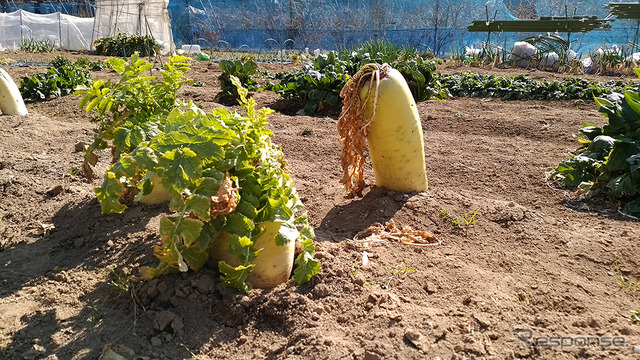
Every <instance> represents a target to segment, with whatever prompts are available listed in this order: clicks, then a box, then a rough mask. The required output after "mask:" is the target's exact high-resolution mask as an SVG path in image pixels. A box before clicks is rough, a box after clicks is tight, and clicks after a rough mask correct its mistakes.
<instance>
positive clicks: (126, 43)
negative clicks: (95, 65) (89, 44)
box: [93, 33, 160, 57]
mask: <svg viewBox="0 0 640 360" xmlns="http://www.w3.org/2000/svg"><path fill="white" fill-rule="evenodd" d="M93 45H94V46H95V48H96V50H95V52H96V54H98V55H106V56H122V57H129V56H132V55H133V54H135V53H138V55H139V56H154V55H156V54H157V53H158V52H159V51H160V45H159V44H158V43H157V42H156V40H155V39H154V38H153V37H152V36H149V35H145V36H141V35H132V34H125V33H119V34H118V35H115V36H106V37H103V38H100V39H98V40H96V41H95V42H94V44H93Z"/></svg>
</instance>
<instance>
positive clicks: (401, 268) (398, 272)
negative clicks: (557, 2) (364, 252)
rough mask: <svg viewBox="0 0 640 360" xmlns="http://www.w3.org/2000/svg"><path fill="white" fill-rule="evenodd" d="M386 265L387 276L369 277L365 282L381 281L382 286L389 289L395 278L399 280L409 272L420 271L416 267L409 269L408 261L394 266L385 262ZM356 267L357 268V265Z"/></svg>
mask: <svg viewBox="0 0 640 360" xmlns="http://www.w3.org/2000/svg"><path fill="white" fill-rule="evenodd" d="M385 266H386V268H387V274H385V276H383V277H381V278H371V279H367V280H366V282H365V284H367V285H373V284H376V283H379V284H380V287H382V288H383V289H388V288H389V285H391V282H392V281H393V280H398V279H400V278H403V277H405V276H406V275H407V274H410V273H414V272H417V271H418V270H415V269H409V265H407V264H406V263H402V264H399V265H396V266H394V267H390V266H389V265H388V264H385ZM356 269H357V267H356ZM356 273H357V271H356V272H355V273H354V275H355V274H356Z"/></svg>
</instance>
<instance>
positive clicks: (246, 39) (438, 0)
mask: <svg viewBox="0 0 640 360" xmlns="http://www.w3.org/2000/svg"><path fill="white" fill-rule="evenodd" d="M610 1H612V0H570V1H568V2H567V1H564V0H518V1H515V0H467V1H465V0H403V1H384V0H366V1H365V0H171V1H170V3H169V12H170V14H171V18H172V25H173V36H174V41H175V42H176V44H178V45H182V44H199V45H201V46H203V47H205V48H206V47H214V48H226V47H228V48H234V49H239V48H250V49H252V50H272V49H274V48H275V49H280V48H284V49H298V50H302V49H305V48H310V49H314V48H321V49H339V48H341V47H349V46H355V45H357V44H358V43H359V42H362V41H367V40H371V39H376V38H378V39H385V40H389V41H393V42H396V43H400V44H410V45H413V46H415V47H417V48H422V49H426V48H428V49H430V50H433V51H435V52H436V53H438V54H444V53H447V52H449V51H451V50H452V49H454V48H458V49H460V48H464V46H465V45H466V46H471V45H476V46H478V45H480V44H481V43H482V42H483V41H486V40H487V33H470V32H468V31H467V29H466V28H467V25H469V24H471V22H472V21H474V20H485V19H487V16H488V17H489V18H490V19H492V20H493V19H495V20H517V17H516V16H514V14H517V15H518V16H520V17H521V18H524V17H523V16H529V17H530V18H536V17H539V16H564V15H565V14H566V15H569V16H574V15H587V16H594V15H595V16H598V17H600V18H605V17H606V16H607V14H608V11H607V10H606V9H605V8H604V5H606V4H607V3H609V2H610ZM613 1H615V0H613ZM523 4H524V5H523ZM565 5H567V7H566V8H565ZM519 7H520V8H519ZM565 11H566V13H565ZM635 26H636V23H635V22H633V21H626V20H617V21H615V22H614V24H613V29H611V30H608V31H603V30H594V31H592V32H590V33H587V34H570V39H571V40H572V41H573V43H572V47H573V48H574V50H576V51H578V52H581V53H584V54H586V53H588V52H589V51H595V49H597V48H598V47H600V46H612V45H613V44H627V43H628V42H629V41H630V40H632V39H633V35H634V33H635ZM532 35H538V34H531V33H499V34H498V33H492V34H491V42H492V43H494V44H498V45H500V46H503V47H505V48H509V49H510V48H511V47H512V46H513V43H515V42H516V41H519V40H521V39H524V38H526V37H529V36H532ZM560 35H561V36H563V37H565V38H566V37H567V34H566V33H561V34H560Z"/></svg>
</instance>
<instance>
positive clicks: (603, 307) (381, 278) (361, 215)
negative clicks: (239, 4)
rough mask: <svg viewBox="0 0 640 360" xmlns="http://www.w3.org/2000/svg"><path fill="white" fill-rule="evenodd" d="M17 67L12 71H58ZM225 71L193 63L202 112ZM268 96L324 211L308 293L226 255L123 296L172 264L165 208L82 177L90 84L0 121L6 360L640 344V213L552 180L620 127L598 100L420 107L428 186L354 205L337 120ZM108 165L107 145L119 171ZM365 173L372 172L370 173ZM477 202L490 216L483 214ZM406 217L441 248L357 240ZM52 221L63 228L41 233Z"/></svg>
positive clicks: (563, 355)
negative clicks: (232, 279)
mask: <svg viewBox="0 0 640 360" xmlns="http://www.w3.org/2000/svg"><path fill="white" fill-rule="evenodd" d="M54 55H56V54H47V55H37V56H38V57H39V58H38V59H37V60H42V59H44V60H45V61H46V60H47V59H48V60H50V59H52V58H53V56H54ZM63 55H65V56H69V57H71V58H74V57H78V56H81V55H78V54H63ZM2 56H3V57H10V58H24V59H32V58H33V56H34V55H27V54H22V53H5V54H3V55H2ZM5 68H6V69H7V71H9V73H10V74H11V75H12V76H13V77H14V79H16V81H17V80H19V79H20V78H21V77H22V76H24V75H25V74H32V73H34V72H36V71H43V70H44V69H45V67H26V68H18V67H5ZM261 68H262V69H264V70H269V71H272V72H275V71H278V70H280V69H282V66H281V65H278V64H265V65H261ZM289 68H291V65H289ZM467 70H470V69H461V68H442V69H441V71H445V72H459V71H467ZM481 71H484V72H487V71H491V72H497V73H514V72H517V70H495V69H481ZM524 72H526V73H528V74H529V75H531V76H533V77H536V78H542V77H547V76H548V77H555V76H558V75H557V74H554V75H552V74H546V73H543V72H540V71H524ZM219 74H220V72H219V69H218V66H217V64H215V63H211V64H208V63H194V67H193V69H192V71H191V72H190V73H189V77H190V78H192V79H194V80H196V81H203V82H204V83H205V85H206V86H205V87H202V88H201V87H191V86H186V87H185V88H184V90H183V92H182V96H181V97H182V98H184V99H192V100H194V101H195V102H196V103H198V104H201V105H202V106H203V107H204V109H205V110H211V109H214V108H216V107H218V106H222V105H220V104H216V103H215V101H214V97H215V95H216V93H217V92H218V90H219V83H218V80H217V77H218V75H219ZM92 75H93V76H94V77H97V78H103V79H104V78H109V77H110V78H114V73H113V72H109V71H102V72H94V73H92ZM592 78H593V77H592ZM255 99H256V101H257V102H258V104H260V105H261V106H267V107H271V108H273V109H275V110H276V113H275V114H273V115H272V116H271V117H270V123H271V125H270V126H271V129H272V130H273V132H274V142H275V143H277V144H280V145H281V146H282V149H283V151H284V154H285V156H286V158H287V160H288V164H287V167H288V169H289V170H290V172H291V175H292V177H293V179H294V182H295V185H296V187H297V189H298V191H299V193H300V195H301V196H302V198H303V200H304V203H305V205H306V208H307V210H308V211H309V218H310V221H311V223H312V225H313V227H314V228H315V232H316V244H317V256H318V258H319V259H320V260H321V261H322V271H321V273H320V275H318V276H317V277H316V278H315V279H314V280H313V281H312V282H311V283H309V284H307V285H304V286H302V287H300V288H297V287H296V286H295V285H294V283H293V281H292V280H291V281H289V282H288V283H286V284H283V285H281V286H279V287H277V288H275V289H271V290H254V291H252V292H251V293H250V294H248V295H243V294H239V293H238V292H236V291H235V290H232V289H227V288H224V287H222V286H221V285H220V282H219V280H218V274H217V271H216V269H215V267H207V268H205V269H204V270H203V271H201V272H199V273H194V272H188V273H184V274H181V275H170V276H164V277H161V278H159V279H156V280H152V281H148V282H136V283H133V289H134V290H133V291H129V292H127V291H126V287H125V286H124V285H123V283H124V282H123V281H120V280H121V279H126V278H127V276H128V275H137V274H138V268H139V267H140V266H143V265H148V266H153V265H155V264H156V259H155V258H154V257H153V254H152V247H153V245H154V244H156V243H157V242H158V241H159V235H158V226H159V219H160V216H161V215H162V214H163V213H166V212H167V211H168V207H167V206H166V205H165V206H155V207H147V206H142V205H139V206H133V207H131V208H129V209H127V211H126V212H125V213H124V214H122V215H108V216H107V215H101V213H100V206H99V204H98V202H97V200H96V198H95V195H94V193H93V187H94V186H96V185H98V184H99V183H100V181H101V180H95V181H94V182H93V183H87V182H86V181H85V179H84V178H83V177H82V176H81V175H80V174H81V171H80V167H81V162H82V152H81V151H79V149H80V148H81V145H82V144H83V143H88V142H90V141H91V139H92V135H93V132H94V131H95V129H96V128H97V123H95V122H92V119H91V116H90V115H87V114H86V113H84V111H82V110H80V109H78V101H79V98H78V97H76V96H68V97H65V98H62V99H55V100H51V101H47V102H42V103H37V104H28V105H27V107H28V109H29V111H30V114H29V115H28V116H24V117H17V116H0V139H1V140H0V357H1V358H3V359H49V360H52V359H98V358H100V356H101V354H108V353H109V354H113V353H117V354H119V355H122V356H124V357H126V358H127V359H186V358H198V359H261V358H272V359H281V358H282V359H284V358H287V359H288V358H291V359H295V358H300V359H302V358H305V359H308V358H310V359H316V358H317V359H368V360H372V359H389V358H397V359H414V358H415V359H423V358H429V359H435V358H440V359H471V358H489V359H516V358H558V359H577V358H599V359H613V358H620V359H633V358H637V357H638V356H640V347H638V346H637V345H640V325H634V324H632V323H631V322H630V315H631V311H632V310H633V309H638V308H640V301H639V296H638V295H639V292H638V291H640V289H639V288H640V287H638V288H632V286H633V285H634V284H636V283H638V282H639V281H640V270H638V269H639V266H640V257H639V256H638V251H637V246H638V240H640V226H639V223H638V222H637V221H634V220H633V219H629V218H628V217H625V216H624V215H622V214H620V213H618V212H617V211H616V210H615V209H610V208H609V207H607V204H606V202H604V201H600V200H597V199H595V200H585V199H583V198H580V197H579V194H577V193H575V192H573V191H571V190H569V189H565V188H563V187H561V186H560V185H559V184H557V183H555V182H552V181H550V180H548V179H547V177H546V174H547V172H548V171H549V169H550V168H551V167H553V166H555V165H557V164H558V163H559V162H561V161H563V160H565V159H567V158H568V157H569V153H570V152H571V151H572V150H573V149H575V148H576V147H577V146H578V142H577V140H576V138H575V137H574V134H576V133H577V131H578V129H579V128H580V127H581V124H582V123H583V122H585V123H591V124H595V125H602V124H604V123H605V122H606V119H605V118H604V117H603V116H602V115H601V114H600V113H599V112H598V111H597V109H596V106H595V104H594V103H592V102H583V101H554V102H539V101H501V100H497V99H479V98H455V99H450V100H447V101H444V102H437V101H426V102H421V103H419V104H418V109H419V112H420V115H421V118H422V123H423V130H424V139H425V151H426V162H427V175H428V177H429V182H430V188H429V190H428V191H426V192H424V193H419V194H401V193H395V192H392V191H387V190H385V189H383V188H377V187H375V186H373V185H371V186H370V187H368V188H367V190H366V191H365V195H364V196H363V197H362V198H355V199H345V198H344V196H343V195H344V191H343V188H342V186H341V185H340V183H339V179H340V176H341V169H340V164H339V152H340V142H339V140H338V135H337V131H336V122H337V114H325V115H320V116H313V117H311V116H303V115H297V110H298V109H299V107H298V106H297V105H296V104H293V103H291V102H285V101H283V100H281V99H280V98H279V97H278V96H277V95H275V94H273V93H269V92H264V93H258V94H256V95H255ZM303 133H304V134H305V135H303ZM107 161H108V156H107V154H103V156H102V157H101V164H102V166H103V168H104V166H106V162H107ZM366 176H367V180H368V181H369V183H373V172H372V170H371V169H368V170H367V174H366ZM472 214H476V217H475V219H474V220H477V222H475V223H473V224H470V225H467V224H466V223H465V221H464V219H463V218H464V217H465V215H466V216H467V219H469V218H470V216H471V215H472ZM392 219H393V220H394V221H395V222H396V223H397V224H400V225H406V226H410V227H412V228H413V229H416V230H428V231H430V232H432V233H434V234H435V235H436V236H437V237H438V239H439V240H441V241H442V244H441V245H439V246H434V247H430V248H416V247H411V246H407V245H403V244H400V243H396V242H382V243H376V244H372V245H370V246H369V247H366V248H365V247H364V246H362V245H361V244H358V243H356V242H354V241H353V240H352V239H353V237H354V236H355V235H356V234H357V233H359V232H361V231H362V230H363V229H366V228H367V227H368V226H370V225H372V224H374V223H376V222H380V223H385V222H388V221H390V220H392ZM456 219H458V220H459V221H458V222H459V224H456V223H455V222H456V221H455V220H456ZM49 224H52V225H53V226H54V227H55V230H54V231H51V232H48V231H44V232H43V225H49ZM365 252H366V253H367V255H368V259H369V262H368V264H366V265H364V266H363V262H362V259H363V254H364V253H365ZM115 274H120V276H121V277H120V279H119V278H118V277H117V276H115ZM620 279H623V280H624V281H623V282H622V283H621V282H620ZM118 290H124V292H119V291H118ZM527 341H528V342H531V341H536V342H537V344H538V345H540V346H538V347H532V346H529V344H528V343H527ZM112 359H115V358H112Z"/></svg>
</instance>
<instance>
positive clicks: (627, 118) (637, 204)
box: [222, 49, 640, 216]
mask: <svg viewBox="0 0 640 360" xmlns="http://www.w3.org/2000/svg"><path fill="white" fill-rule="evenodd" d="M369 62H376V63H385V62H386V63H390V64H392V66H394V67H396V68H397V69H398V70H399V71H400V72H401V73H402V75H403V76H404V77H405V79H406V80H407V83H408V84H409V87H410V89H411V92H412V94H413V96H414V99H415V100H416V101H423V100H428V99H446V98H449V97H452V96H472V97H483V98H487V97H494V98H500V99H503V100H523V99H528V100H572V99H582V100H588V101H593V100H595V102H596V104H597V105H598V107H599V111H600V112H601V113H602V114H603V115H604V116H606V117H607V118H608V119H609V124H608V125H605V126H603V127H596V126H592V125H589V124H585V125H584V128H583V129H581V130H580V135H582V137H581V138H580V141H581V146H580V147H579V148H578V149H576V151H575V154H574V155H575V156H573V157H572V159H570V160H568V161H565V162H562V163H561V164H560V165H559V166H557V167H556V168H554V169H553V171H552V173H551V175H552V177H553V178H556V179H559V180H561V181H562V182H563V183H564V184H565V185H567V186H569V187H580V188H582V189H583V190H585V191H587V190H588V191H591V193H592V194H604V195H605V196H607V197H608V198H609V200H610V201H611V205H612V206H614V207H620V209H621V210H622V211H623V212H625V213H627V214H629V215H632V216H638V215H640V101H639V99H640V95H639V91H638V84H637V83H635V82H633V81H631V80H629V81H619V80H618V81H615V80H612V81H607V82H598V81H594V80H585V79H581V78H577V77H567V78H565V79H563V80H553V81H547V80H533V79H531V78H529V77H527V76H524V75H517V76H497V75H482V74H478V73H474V72H466V73H462V74H457V75H447V74H441V73H437V72H436V71H435V69H436V66H435V63H436V60H434V59H426V58H423V57H421V56H420V55H419V54H415V53H410V52H409V53H407V52H405V51H397V52H393V53H392V54H391V55H389V54H388V53H380V52H378V53H375V55H371V53H369V52H367V51H365V50H364V49H360V50H359V51H352V52H348V51H340V52H330V53H328V54H321V55H320V56H318V57H316V58H315V59H313V60H310V61H308V62H306V63H305V64H304V65H303V67H302V68H301V69H300V70H296V71H293V72H281V73H277V74H275V75H269V74H267V77H269V78H270V79H272V80H276V82H267V84H266V86H264V88H263V89H267V90H272V91H275V92H277V93H279V94H281V95H282V96H283V97H284V98H287V99H293V100H296V101H298V102H300V103H301V104H302V106H303V110H304V112H305V113H307V114H315V113H316V112H318V111H323V110H326V109H328V110H339V109H340V108H341V106H342V103H341V99H340V97H339V93H340V90H341V89H342V87H343V86H344V84H346V82H347V81H348V79H349V78H350V77H351V76H352V75H353V74H354V73H355V72H357V70H358V69H359V68H360V67H361V66H362V65H364V64H366V63H369ZM247 67H248V68H250V69H252V72H251V74H254V73H257V70H256V67H255V66H253V65H252V64H250V61H249V62H246V63H243V62H240V61H235V63H234V62H231V61H228V62H227V64H225V67H223V71H228V72H229V73H235V74H237V73H242V71H243V70H244V69H245V68H247ZM636 73H637V74H638V76H639V77H640V71H639V70H636ZM244 78H250V76H249V75H248V74H245V76H244ZM252 86H253V87H252V89H253V90H254V91H260V90H262V88H260V87H259V86H258V85H257V82H253V83H252ZM224 91H225V89H224V87H223V89H222V93H224Z"/></svg>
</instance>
